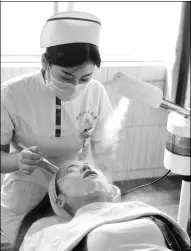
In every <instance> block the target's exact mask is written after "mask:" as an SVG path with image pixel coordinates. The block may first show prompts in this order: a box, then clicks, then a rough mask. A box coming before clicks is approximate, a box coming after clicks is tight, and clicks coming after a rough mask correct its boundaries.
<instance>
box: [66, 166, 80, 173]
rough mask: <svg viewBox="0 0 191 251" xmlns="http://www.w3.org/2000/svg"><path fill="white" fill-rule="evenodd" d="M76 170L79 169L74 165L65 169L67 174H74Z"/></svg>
mask: <svg viewBox="0 0 191 251" xmlns="http://www.w3.org/2000/svg"><path fill="white" fill-rule="evenodd" d="M77 169H79V167H78V166H76V165H70V166H69V167H68V168H67V173H69V172H73V171H74V172H75V171H76V170H77Z"/></svg>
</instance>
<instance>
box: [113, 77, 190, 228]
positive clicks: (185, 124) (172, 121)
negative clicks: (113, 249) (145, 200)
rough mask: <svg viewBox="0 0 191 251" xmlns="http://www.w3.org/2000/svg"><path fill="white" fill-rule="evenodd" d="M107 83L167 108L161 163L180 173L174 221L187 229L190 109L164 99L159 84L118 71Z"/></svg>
mask: <svg viewBox="0 0 191 251" xmlns="http://www.w3.org/2000/svg"><path fill="white" fill-rule="evenodd" d="M110 86H111V87H112V89H113V90H114V91H116V92H118V93H119V94H121V95H122V96H125V97H127V98H130V99H134V100H138V101H140V102H143V103H146V104H148V105H150V106H152V107H154V108H159V107H162V108H164V109H168V110H169V111H170V114H169V115H168V122H167V131H168V137H167V141H166V147H165V152H164V166H165V168H166V169H169V170H171V171H172V172H173V173H175V174H178V175H182V188H181V194H180V203H179V211H178V220H177V221H178V223H179V224H180V225H181V226H182V227H183V228H184V229H186V227H187V222H188V216H189V209H190V177H191V176H190V156H191V154H190V111H189V110H187V109H184V108H182V107H180V106H177V105H175V104H173V103H171V102H169V101H167V100H163V92H162V91H161V90H160V89H159V88H157V87H155V86H152V85H150V84H148V83H146V82H144V81H141V80H139V79H136V78H134V77H132V76H130V75H127V74H124V73H121V72H119V73H116V74H115V75H114V77H113V79H112V80H111V81H110Z"/></svg>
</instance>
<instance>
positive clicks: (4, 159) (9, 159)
mask: <svg viewBox="0 0 191 251" xmlns="http://www.w3.org/2000/svg"><path fill="white" fill-rule="evenodd" d="M19 155H20V153H19V152H14V153H8V152H5V151H2V150H1V173H12V172H14V171H17V170H18V163H19Z"/></svg>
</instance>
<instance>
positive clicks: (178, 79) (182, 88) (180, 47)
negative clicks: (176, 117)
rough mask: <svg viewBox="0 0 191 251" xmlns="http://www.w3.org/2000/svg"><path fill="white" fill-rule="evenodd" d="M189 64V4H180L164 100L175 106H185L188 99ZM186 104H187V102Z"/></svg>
mask: <svg viewBox="0 0 191 251" xmlns="http://www.w3.org/2000/svg"><path fill="white" fill-rule="evenodd" d="M189 64H190V2H182V11H181V19H180V25H179V34H178V37H177V42H176V56H175V61H174V64H173V67H172V70H171V71H170V72H169V74H170V77H168V84H167V87H166V93H165V95H164V96H165V97H164V98H165V99H166V100H168V101H170V102H172V103H175V104H176V105H179V106H182V107H184V106H185V100H186V99H187V100H188V99H189V97H190V96H189V90H190V87H189V84H190V81H189ZM187 103H188V102H187Z"/></svg>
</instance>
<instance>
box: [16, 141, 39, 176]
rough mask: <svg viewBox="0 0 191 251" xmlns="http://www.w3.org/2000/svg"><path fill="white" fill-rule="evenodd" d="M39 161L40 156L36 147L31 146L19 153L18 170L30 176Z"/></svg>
mask: <svg viewBox="0 0 191 251" xmlns="http://www.w3.org/2000/svg"><path fill="white" fill-rule="evenodd" d="M40 161H41V155H40V151H39V148H38V147H37V146H31V147H29V148H27V150H26V149H24V150H22V151H21V152H20V153H19V161H18V162H19V163H18V167H19V170H20V171H22V172H23V173H25V174H28V175H29V174H32V173H33V172H34V170H35V169H36V168H37V167H38V164H39V163H40Z"/></svg>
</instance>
